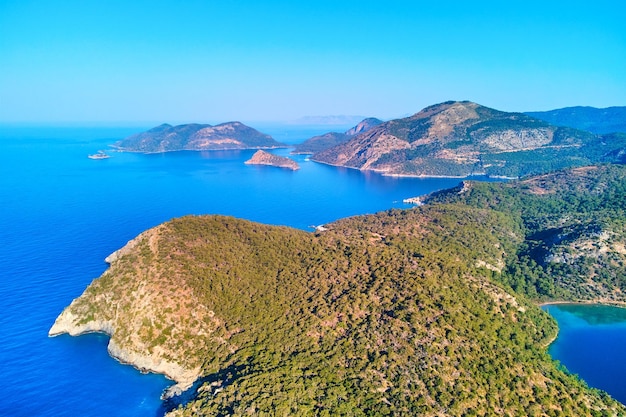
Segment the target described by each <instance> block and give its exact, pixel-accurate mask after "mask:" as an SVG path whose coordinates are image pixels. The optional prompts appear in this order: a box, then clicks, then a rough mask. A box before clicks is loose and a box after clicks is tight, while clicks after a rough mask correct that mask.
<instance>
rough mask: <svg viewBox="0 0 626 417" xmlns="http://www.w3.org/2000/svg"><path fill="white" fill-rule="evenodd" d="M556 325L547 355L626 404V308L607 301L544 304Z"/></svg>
mask: <svg viewBox="0 0 626 417" xmlns="http://www.w3.org/2000/svg"><path fill="white" fill-rule="evenodd" d="M544 310H546V311H547V312H548V313H549V314H550V315H551V316H552V317H554V318H555V319H556V321H557V323H558V325H559V335H558V337H557V339H556V340H555V341H554V342H553V343H552V344H551V345H550V347H549V353H550V355H551V356H552V357H553V358H554V359H556V360H558V361H560V362H561V364H562V365H564V366H565V367H566V368H567V370H568V371H569V372H572V373H574V374H577V375H578V376H579V377H581V378H582V379H583V380H584V381H585V382H586V383H587V384H588V385H589V386H592V387H594V388H599V389H602V390H604V391H606V392H608V393H609V394H610V395H611V396H612V397H613V398H615V399H616V400H618V401H620V402H621V403H623V404H626V384H624V375H626V360H624V348H626V309H624V308H619V307H612V306H606V305H587V304H552V305H547V306H544Z"/></svg>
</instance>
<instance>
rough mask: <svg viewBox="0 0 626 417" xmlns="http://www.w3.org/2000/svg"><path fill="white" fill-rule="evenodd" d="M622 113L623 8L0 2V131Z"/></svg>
mask: <svg viewBox="0 0 626 417" xmlns="http://www.w3.org/2000/svg"><path fill="white" fill-rule="evenodd" d="M446 100H472V101H475V102H478V103H480V104H483V105H486V106H489V107H493V108H497V109H500V110H505V111H530V110H548V109H553V108H559V107H566V106H574V105H589V106H595V107H608V106H618V105H619V106H623V105H626V2H624V1H621V0H611V1H606V0H585V1H579V0H570V1H550V0H542V1H537V0H525V1H516V0H508V1H505V0H501V1H497V2H495V1H494V2H491V1H454V0H450V1H445V2H443V1H434V0H430V1H417V0H413V1H394V0H387V1H368V0H359V1H340V0H335V1H325V0H322V1H306V2H304V1H302V2H301V1H259V0H257V1H248V0H242V1H236V0H219V1H218V0H212V1H211V0H205V1H191V0H190V1H182V0H181V1H159V0H150V1H147V0H146V1H142V0H121V1H118V0H58V1H53V0H38V1H34V0H33V1H31V0H0V122H15V123H22V122H39V123H40V122H54V123H62V122H78V123H80V122H107V123H108V122H170V123H179V122H191V121H195V122H209V123H215V122H223V121H230V120H241V121H244V122H254V121H283V120H293V119H297V118H299V117H301V116H306V115H337V114H343V115H363V116H377V117H380V118H386V119H388V118H394V117H398V116H402V115H406V114H412V113H415V112H417V111H419V110H420V109H422V108H423V107H425V106H428V105H430V104H434V103H438V102H441V101H446Z"/></svg>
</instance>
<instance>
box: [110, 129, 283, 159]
mask: <svg viewBox="0 0 626 417" xmlns="http://www.w3.org/2000/svg"><path fill="white" fill-rule="evenodd" d="M114 147H115V148H117V149H119V150H122V151H129V152H145V153H157V152H170V151H182V150H186V151H205V150H232V149H273V148H282V147H286V145H284V144H282V143H280V142H277V141H275V140H274V139H273V138H272V137H271V136H269V135H266V134H264V133H261V132H259V131H258V130H256V129H253V128H251V127H249V126H246V125H244V124H243V123H241V122H227V123H221V124H218V125H214V126H212V125H208V124H198V123H189V124H183V125H177V126H172V125H169V124H167V123H164V124H161V125H159V126H156V127H154V128H152V129H149V130H147V131H145V132H141V133H137V134H134V135H131V136H128V137H126V138H124V139H122V140H120V141H118V142H116V143H115V144H114Z"/></svg>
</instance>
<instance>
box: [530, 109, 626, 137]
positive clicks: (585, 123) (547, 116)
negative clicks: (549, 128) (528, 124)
mask: <svg viewBox="0 0 626 417" xmlns="http://www.w3.org/2000/svg"><path fill="white" fill-rule="evenodd" d="M526 114H527V115H529V116H532V117H535V118H537V119H541V120H545V121H546V122H548V123H551V124H553V125H556V126H567V127H573V128H575V129H581V130H587V131H589V132H593V133H598V134H603V133H614V132H623V133H626V107H607V108H605V109H598V108H595V107H582V106H577V107H565V108H563V109H556V110H550V111H535V112H526Z"/></svg>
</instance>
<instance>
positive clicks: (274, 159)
mask: <svg viewBox="0 0 626 417" xmlns="http://www.w3.org/2000/svg"><path fill="white" fill-rule="evenodd" d="M244 163H245V164H246V165H270V166H274V167H278V168H287V169H291V170H292V171H296V170H298V169H300V166H299V165H298V163H297V162H296V161H294V160H293V159H289V158H286V157H284V156H278V155H273V154H271V153H269V152H266V151H262V150H258V151H256V152H255V153H254V155H252V158H250V159H248V160H247V161H246V162H244Z"/></svg>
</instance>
